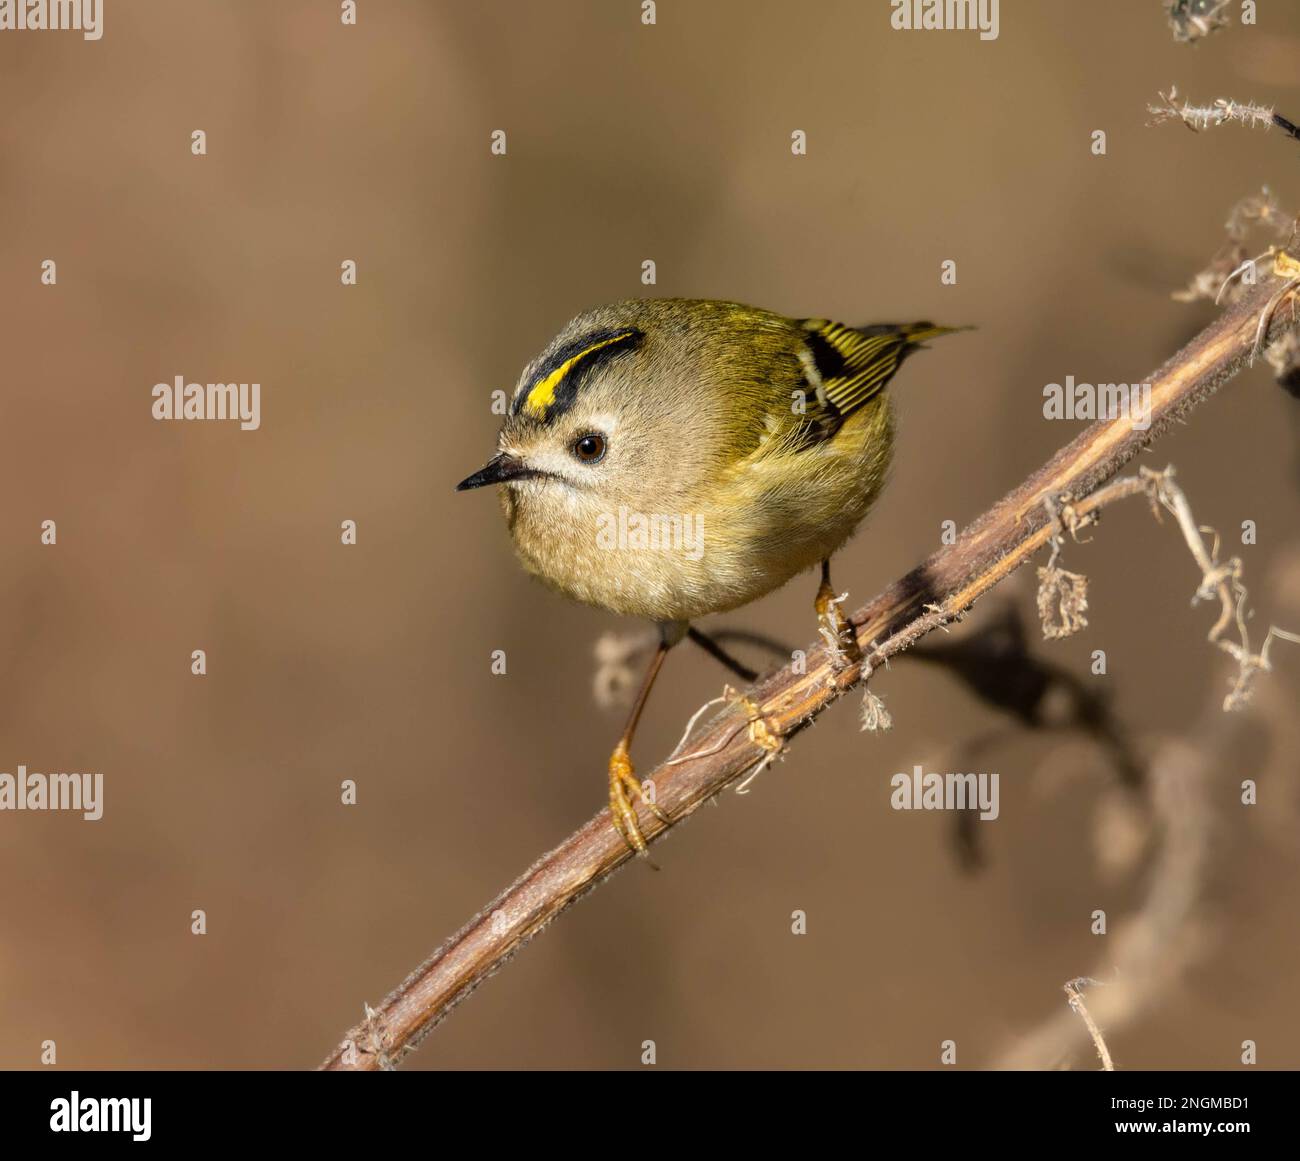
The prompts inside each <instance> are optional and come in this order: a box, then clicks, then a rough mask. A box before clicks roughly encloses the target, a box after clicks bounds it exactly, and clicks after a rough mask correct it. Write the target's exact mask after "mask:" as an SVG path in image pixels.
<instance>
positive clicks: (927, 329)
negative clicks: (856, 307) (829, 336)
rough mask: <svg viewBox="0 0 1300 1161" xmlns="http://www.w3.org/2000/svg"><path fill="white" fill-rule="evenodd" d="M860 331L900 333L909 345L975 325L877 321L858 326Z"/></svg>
mask: <svg viewBox="0 0 1300 1161" xmlns="http://www.w3.org/2000/svg"><path fill="white" fill-rule="evenodd" d="M857 329H858V333H859V334H864V335H898V337H899V338H901V339H903V340H904V341H905V342H906V343H907V344H908V346H920V344H921V343H923V342H925V341H926V339H933V338H937V337H938V336H939V335H951V334H955V333H956V332H957V331H973V330H974V329H975V328H974V327H970V326H967V327H941V326H937V325H936V324H935V323H932V322H914V323H876V324H874V325H873V326H867V327H858V328H857Z"/></svg>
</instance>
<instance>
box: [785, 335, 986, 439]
mask: <svg viewBox="0 0 1300 1161" xmlns="http://www.w3.org/2000/svg"><path fill="white" fill-rule="evenodd" d="M802 326H803V329H804V343H805V344H806V346H807V348H808V355H809V357H810V359H811V363H812V369H813V372H814V374H813V375H812V376H811V378H812V385H813V387H814V388H815V390H816V394H817V401H818V403H819V404H821V405H822V407H823V408H824V409H825V410H826V412H827V413H828V415H827V418H828V419H829V421H830V423H829V429H830V430H829V431H827V433H826V434H833V433H834V431H836V430H838V428H839V425H840V424H841V423H843V422H844V420H846V419H847V418H848V417H849V416H850V415H852V414H853V413H854V412H855V411H857V410H858V408H860V407H862V406H863V404H865V403H868V402H870V401H871V400H872V399H873V398H875V396H876V395H878V394H879V393H880V392H881V390H883V389H884V386H885V384H886V383H888V382H889V380H890V379H892V378H893V376H894V373H895V372H896V371H897V370H898V368H899V367H900V366H901V365H902V362H903V360H904V359H905V358H907V356H908V355H910V354H911V353H912V352H913V351H915V350H917V349H918V347H919V346H920V344H921V343H923V342H924V341H925V340H926V339H930V338H934V337H935V336H936V335H945V334H948V333H949V332H950V331H953V330H959V329H961V328H958V327H940V326H935V325H934V324H933V323H928V322H919V323H879V324H877V325H875V326H867V327H846V326H844V325H843V324H841V323H837V322H831V321H829V320H828V319H821V318H813V319H805V320H803V323H802Z"/></svg>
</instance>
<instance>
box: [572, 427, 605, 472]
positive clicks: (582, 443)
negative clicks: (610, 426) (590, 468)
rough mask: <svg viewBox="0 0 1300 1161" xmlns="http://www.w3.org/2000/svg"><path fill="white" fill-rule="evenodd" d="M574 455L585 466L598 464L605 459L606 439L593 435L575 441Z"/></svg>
mask: <svg viewBox="0 0 1300 1161" xmlns="http://www.w3.org/2000/svg"><path fill="white" fill-rule="evenodd" d="M573 454H574V455H575V456H577V457H578V459H579V460H581V461H582V462H583V463H584V464H598V463H600V461H601V460H603V459H604V458H605V437H604V436H603V435H597V434H596V433H594V432H593V433H592V434H590V435H584V436H582V437H581V438H580V439H576V440H574V441H573Z"/></svg>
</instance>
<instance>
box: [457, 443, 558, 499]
mask: <svg viewBox="0 0 1300 1161" xmlns="http://www.w3.org/2000/svg"><path fill="white" fill-rule="evenodd" d="M539 474H540V473H539V472H537V471H534V470H533V469H532V468H530V467H529V466H528V465H527V464H525V463H524V461H523V460H521V459H519V458H518V457H517V456H512V455H507V454H506V453H505V452H498V453H497V454H496V455H494V456H493V457H492V458H491V459H490V460H488V462H487V463H486V464H484V465H483V466H482V467H481V468H479V470H478V471H477V472H475V473H474V474H473V475H472V476H467V477H466V478H465V479H463V480H461V482H460V483H459V484H457V485H456V491H458V492H468V491H469V490H470V489H471V488H482V487H486V486H487V485H488V484H504V483H505V482H506V481H507V480H522V479H526V478H527V477H529V476H536V475H539Z"/></svg>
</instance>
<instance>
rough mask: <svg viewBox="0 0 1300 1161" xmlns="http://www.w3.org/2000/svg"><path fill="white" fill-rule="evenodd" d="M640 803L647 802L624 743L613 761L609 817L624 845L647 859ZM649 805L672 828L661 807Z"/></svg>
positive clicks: (611, 759) (611, 766)
mask: <svg viewBox="0 0 1300 1161" xmlns="http://www.w3.org/2000/svg"><path fill="white" fill-rule="evenodd" d="M638 800H641V801H644V796H643V794H642V790H641V783H640V782H638V781H637V777H636V774H635V773H633V771H632V758H631V755H629V754H628V752H627V745H626V743H623V742H620V743H619V746H618V749H616V750H615V751H614V753H613V754H611V755H610V759H609V816H610V820H611V821H612V822H613V824H614V829H615V830H616V831H618V833H619V834H620V835H622V836H623V841H624V842H625V843H627V845H628V846H629V847H631V848H632V850H634V851H635V852H636V853H637V854H638V855H644V854H645V853H646V841H645V835H643V834H642V833H641V827H640V824H639V823H638V822H637V816H636V805H635V804H636V802H637V801H638ZM645 805H646V807H647V808H648V809H649V810H650V813H651V814H653V815H654V816H655V818H657V819H658V820H659V821H660V822H661V823H663V825H664V826H668V825H669V823H668V816H667V815H666V814H664V812H663V811H662V810H660V809H659V807H657V806H656V805H655V804H654V803H653V802H645Z"/></svg>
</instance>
